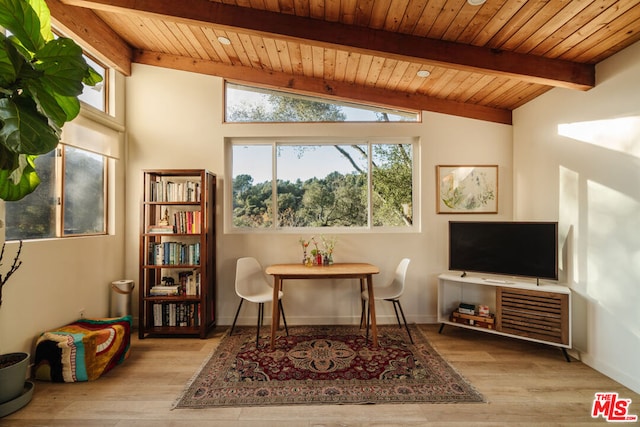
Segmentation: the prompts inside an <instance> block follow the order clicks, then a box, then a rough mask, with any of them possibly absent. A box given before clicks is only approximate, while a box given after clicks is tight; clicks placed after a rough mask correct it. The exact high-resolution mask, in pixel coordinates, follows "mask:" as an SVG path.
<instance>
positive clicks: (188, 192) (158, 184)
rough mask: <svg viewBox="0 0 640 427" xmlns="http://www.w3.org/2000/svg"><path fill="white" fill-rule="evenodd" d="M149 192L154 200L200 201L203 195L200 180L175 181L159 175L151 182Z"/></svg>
mask: <svg viewBox="0 0 640 427" xmlns="http://www.w3.org/2000/svg"><path fill="white" fill-rule="evenodd" d="M149 194H150V196H151V197H150V200H151V201H153V202H199V201H200V198H201V197H202V192H201V189H200V182H197V181H191V180H187V181H173V180H171V179H165V178H162V177H159V176H158V177H156V179H155V180H154V181H151V182H150V183H149Z"/></svg>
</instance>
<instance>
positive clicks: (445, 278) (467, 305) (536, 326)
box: [438, 273, 571, 361]
mask: <svg viewBox="0 0 640 427" xmlns="http://www.w3.org/2000/svg"><path fill="white" fill-rule="evenodd" d="M438 322H439V323H440V324H441V326H440V332H442V330H443V328H444V326H445V325H452V326H457V327H462V328H468V329H475V330H480V331H483V332H488V333H493V334H498V335H504V336H509V337H512V338H519V339H524V340H528V341H534V342H538V343H543V344H548V345H553V346H556V347H559V348H560V349H561V350H562V352H563V354H564V356H565V358H566V359H567V361H569V356H568V355H567V349H570V348H571V290H570V289H569V288H568V287H566V286H562V285H557V284H546V285H536V284H535V283H529V282H525V281H516V280H492V279H490V278H482V277H473V276H468V275H465V276H464V277H462V276H460V275H455V274H452V273H445V274H441V275H440V276H438Z"/></svg>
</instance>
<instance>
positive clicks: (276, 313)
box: [270, 276, 282, 350]
mask: <svg viewBox="0 0 640 427" xmlns="http://www.w3.org/2000/svg"><path fill="white" fill-rule="evenodd" d="M281 284H282V279H280V277H279V276H273V301H272V304H271V306H272V309H271V345H270V347H271V350H273V349H274V348H275V344H276V333H277V332H278V326H280V304H278V295H279V293H280V286H281Z"/></svg>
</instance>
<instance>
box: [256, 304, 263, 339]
mask: <svg viewBox="0 0 640 427" xmlns="http://www.w3.org/2000/svg"><path fill="white" fill-rule="evenodd" d="M263 313H264V303H258V327H257V329H256V348H260V327H261V326H262V315H263Z"/></svg>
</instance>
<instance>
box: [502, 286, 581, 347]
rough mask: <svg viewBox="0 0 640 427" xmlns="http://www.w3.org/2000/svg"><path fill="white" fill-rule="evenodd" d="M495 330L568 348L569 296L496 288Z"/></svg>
mask: <svg viewBox="0 0 640 427" xmlns="http://www.w3.org/2000/svg"><path fill="white" fill-rule="evenodd" d="M496 298H497V301H496V305H497V313H496V330H497V331H500V332H504V333H508V334H513V335H518V336H522V337H527V338H532V339H536V340H541V341H546V342H553V343H558V344H564V345H570V342H569V341H570V338H569V337H570V334H569V295H568V294H559V293H553V292H544V291H531V290H526V289H510V288H506V287H498V288H497V293H496Z"/></svg>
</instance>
